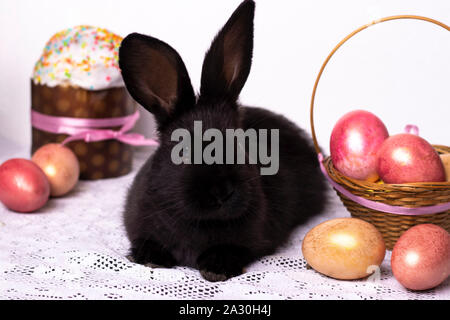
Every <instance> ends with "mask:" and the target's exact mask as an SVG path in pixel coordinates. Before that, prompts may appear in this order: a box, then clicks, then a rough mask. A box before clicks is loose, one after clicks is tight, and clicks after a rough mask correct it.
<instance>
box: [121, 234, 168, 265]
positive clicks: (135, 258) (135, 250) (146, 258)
mask: <svg viewBox="0 0 450 320" xmlns="http://www.w3.org/2000/svg"><path fill="white" fill-rule="evenodd" d="M129 260H130V261H131V262H135V263H139V264H143V265H145V266H148V267H152V268H161V267H167V268H170V267H173V266H174V265H176V261H175V259H174V258H173V257H172V255H171V254H170V252H168V251H167V250H166V249H164V248H163V247H162V246H161V245H160V244H158V243H157V242H154V241H152V240H150V239H146V240H142V239H138V240H135V241H134V242H133V247H132V248H131V255H130V256H129Z"/></svg>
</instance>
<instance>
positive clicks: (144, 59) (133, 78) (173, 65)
mask: <svg viewBox="0 0 450 320" xmlns="http://www.w3.org/2000/svg"><path fill="white" fill-rule="evenodd" d="M119 66H120V69H121V71H122V77H123V80H124V82H125V85H126V87H127V89H128V92H129V93H130V94H131V96H132V97H133V98H134V99H135V100H136V101H137V102H138V103H139V104H140V105H142V106H143V107H144V108H145V109H147V110H148V111H150V112H151V113H153V114H154V116H155V118H156V121H157V122H158V124H159V126H160V127H161V126H163V125H164V124H165V123H167V122H168V121H170V119H171V118H172V117H173V116H174V115H175V114H176V113H179V112H181V111H183V110H184V109H188V108H191V107H192V106H194V104H195V95H194V90H193V89H192V85H191V81H190V79H189V75H188V73H187V70H186V67H185V65H184V63H183V60H182V59H181V57H180V56H179V55H178V53H177V52H176V51H175V50H174V49H173V48H172V47H171V46H169V45H168V44H166V43H164V42H162V41H160V40H158V39H155V38H152V37H150V36H146V35H142V34H138V33H132V34H130V35H128V36H127V37H126V38H125V39H123V41H122V44H121V46H120V50H119Z"/></svg>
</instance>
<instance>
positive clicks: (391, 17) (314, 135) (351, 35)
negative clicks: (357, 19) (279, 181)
mask: <svg viewBox="0 0 450 320" xmlns="http://www.w3.org/2000/svg"><path fill="white" fill-rule="evenodd" d="M400 19H414V20H422V21H427V22H430V23H434V24H435V25H438V26H440V27H442V28H444V29H447V31H450V27H449V26H447V25H446V24H444V23H442V22H440V21H437V20H434V19H431V18H427V17H422V16H414V15H396V16H390V17H385V18H381V19H378V20H374V21H372V22H371V23H368V24H366V25H363V26H361V27H359V28H358V29H356V30H354V31H353V32H352V33H350V34H349V35H347V36H346V37H345V38H344V39H342V40H341V42H339V43H338V44H337V45H336V46H335V47H334V49H333V50H332V51H331V52H330V54H329V55H328V57H327V58H326V59H325V62H324V63H323V64H322V67H321V68H320V71H319V74H318V75H317V78H316V82H315V83H314V88H313V92H312V96H311V109H310V122H311V133H312V138H313V142H314V147H315V148H316V152H317V154H320V148H319V144H318V142H317V137H316V131H315V130H314V101H315V97H316V91H317V86H318V85H319V81H320V77H321V76H322V73H323V71H324V69H325V67H326V65H327V64H328V62H329V61H330V59H331V57H332V56H333V55H334V54H335V53H336V51H337V50H338V49H339V48H340V47H341V46H342V45H343V44H344V43H345V42H347V40H349V39H350V38H352V37H353V36H354V35H356V34H357V33H359V32H361V31H362V30H364V29H367V28H368V27H370V26H373V25H375V24H378V23H382V22H386V21H391V20H400Z"/></svg>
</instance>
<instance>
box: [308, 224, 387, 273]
mask: <svg viewBox="0 0 450 320" xmlns="http://www.w3.org/2000/svg"><path fill="white" fill-rule="evenodd" d="M302 252H303V256H304V258H305V259H306V262H307V263H308V264H309V265H310V266H311V267H312V268H313V269H314V270H316V271H317V272H320V273H322V274H324V275H327V276H329V277H332V278H335V279H342V280H353V279H361V278H364V277H367V276H369V275H371V274H372V273H373V272H374V271H375V270H376V269H377V268H378V267H379V266H380V265H381V263H382V262H383V259H384V255H385V253H386V247H385V244H384V241H383V237H382V236H381V233H380V232H379V231H378V230H377V229H376V228H375V227H374V226H373V225H372V224H370V223H368V222H365V221H363V220H361V219H356V218H338V219H332V220H329V221H326V222H323V223H321V224H319V225H317V226H315V227H314V228H312V229H311V230H310V231H309V232H308V233H307V234H306V236H305V238H304V239H303V245H302Z"/></svg>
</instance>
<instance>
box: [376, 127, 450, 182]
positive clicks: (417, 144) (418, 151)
mask: <svg viewBox="0 0 450 320" xmlns="http://www.w3.org/2000/svg"><path fill="white" fill-rule="evenodd" d="M377 172H378V174H379V175H380V178H381V179H382V180H383V181H384V182H385V183H409V182H443V181H445V168H444V164H443V163H442V160H441V159H440V157H439V154H438V153H437V152H436V151H435V150H434V149H433V147H432V146H431V145H430V144H429V143H428V142H427V141H426V140H425V139H423V138H421V137H419V136H416V135H414V134H410V133H401V134H397V135H395V136H391V137H389V138H388V139H386V141H384V142H383V144H382V145H381V148H380V150H379V153H378V161H377Z"/></svg>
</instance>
